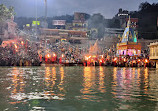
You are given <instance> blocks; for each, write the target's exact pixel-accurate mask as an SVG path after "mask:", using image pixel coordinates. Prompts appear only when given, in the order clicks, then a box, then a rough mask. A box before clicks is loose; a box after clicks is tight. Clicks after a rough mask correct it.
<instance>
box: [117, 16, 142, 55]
mask: <svg viewBox="0 0 158 111" xmlns="http://www.w3.org/2000/svg"><path fill="white" fill-rule="evenodd" d="M140 54H141V44H140V43H138V41H137V37H136V34H135V31H134V29H133V28H132V27H131V22H130V17H129V20H128V23H127V27H126V28H125V30H124V33H123V36H122V40H121V43H118V44H117V55H122V56H125V55H129V56H140Z"/></svg>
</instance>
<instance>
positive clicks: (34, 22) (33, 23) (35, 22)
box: [32, 21, 40, 25]
mask: <svg viewBox="0 0 158 111" xmlns="http://www.w3.org/2000/svg"><path fill="white" fill-rule="evenodd" d="M32 25H40V21H32Z"/></svg>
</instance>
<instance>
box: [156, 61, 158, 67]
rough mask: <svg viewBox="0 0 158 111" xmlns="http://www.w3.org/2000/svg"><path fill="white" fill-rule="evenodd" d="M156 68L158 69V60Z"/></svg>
mask: <svg viewBox="0 0 158 111" xmlns="http://www.w3.org/2000/svg"><path fill="white" fill-rule="evenodd" d="M156 68H157V69H158V60H157V61H156Z"/></svg>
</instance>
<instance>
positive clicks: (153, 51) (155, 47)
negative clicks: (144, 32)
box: [149, 42, 158, 68]
mask: <svg viewBox="0 0 158 111" xmlns="http://www.w3.org/2000/svg"><path fill="white" fill-rule="evenodd" d="M149 48H150V57H149V59H150V60H152V61H155V62H156V68H158V42H155V43H150V45H149Z"/></svg>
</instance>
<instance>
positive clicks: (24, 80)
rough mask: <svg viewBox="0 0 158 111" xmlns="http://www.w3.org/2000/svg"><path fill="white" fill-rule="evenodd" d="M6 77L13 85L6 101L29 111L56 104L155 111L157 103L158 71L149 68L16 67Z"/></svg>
mask: <svg viewBox="0 0 158 111" xmlns="http://www.w3.org/2000/svg"><path fill="white" fill-rule="evenodd" d="M74 69H75V71H74ZM5 76H6V78H9V79H7V80H11V81H10V82H11V83H9V85H10V86H9V87H6V90H7V91H8V92H9V95H7V96H5V97H3V98H5V99H7V101H8V104H10V105H19V106H25V105H27V107H29V109H30V110H38V109H41V110H47V108H48V107H47V106H48V104H49V107H52V104H53V103H54V102H56V103H54V105H53V107H59V106H60V107H61V106H63V105H65V106H66V107H67V105H68V106H73V107H74V106H75V107H76V108H80V110H83V109H84V108H83V107H86V108H87V107H92V106H91V105H90V104H94V107H97V108H98V107H100V108H101V110H128V109H129V110H141V108H145V109H147V110H150V106H153V107H152V109H151V110H154V108H155V107H156V105H157V103H154V104H153V102H157V101H158V99H157V98H158V96H157V95H158V87H157V84H158V81H157V76H158V71H156V70H155V69H149V68H119V67H102V66H101V67H37V68H18V67H14V68H10V73H9V74H6V75H5ZM7 80H6V82H7ZM4 83H5V82H4ZM7 97H9V98H7ZM3 98H2V101H3ZM61 101H62V102H61ZM85 102H86V103H85ZM24 103H25V104H24ZM46 103H47V104H46ZM61 103H63V104H61ZM59 104H60V105H59ZM144 104H145V105H144ZM88 105H89V106H88ZM139 106H140V107H139ZM82 108H83V109H82ZM9 110H11V109H9ZM60 110H62V109H60ZM69 110H71V108H70V109H69ZM88 110H92V111H94V109H88ZM96 110H98V109H96Z"/></svg>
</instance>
